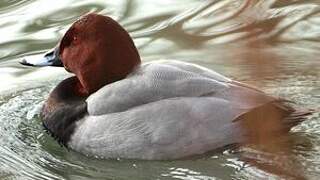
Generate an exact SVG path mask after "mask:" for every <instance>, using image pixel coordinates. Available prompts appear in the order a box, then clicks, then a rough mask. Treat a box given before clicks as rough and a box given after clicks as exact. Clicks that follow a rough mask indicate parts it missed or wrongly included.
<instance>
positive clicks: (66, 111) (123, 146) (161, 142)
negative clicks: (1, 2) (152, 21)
mask: <svg viewBox="0 0 320 180" xmlns="http://www.w3.org/2000/svg"><path fill="white" fill-rule="evenodd" d="M94 18H97V19H98V20H97V22H99V21H100V20H101V21H102V22H103V23H104V22H107V24H108V23H109V24H108V25H110V23H111V25H112V23H114V22H113V21H111V20H110V19H107V20H106V19H103V17H100V16H99V15H88V17H86V19H85V20H82V21H81V22H78V23H75V25H73V26H74V27H73V28H78V26H79V27H82V26H83V24H85V23H87V22H89V20H90V19H93V20H96V19H94ZM99 18H101V19H100V20H99ZM88 19H89V20H88ZM70 31H71V32H72V31H75V30H73V29H72V30H69V31H68V32H67V33H66V35H65V37H64V38H63V40H62V42H61V44H60V48H59V51H60V52H59V53H60V57H61V59H62V61H63V64H64V66H65V67H66V68H67V69H68V70H69V71H72V72H74V73H75V74H76V75H77V77H71V78H69V79H67V80H64V81H63V82H62V83H60V84H59V85H58V86H57V87H56V88H55V89H54V90H53V92H52V93H51V94H50V97H49V99H48V100H47V101H46V104H45V106H44V108H43V111H42V119H43V123H44V126H45V127H46V128H47V129H48V130H49V131H50V132H51V133H52V134H53V135H54V136H55V137H56V138H58V139H59V141H60V142H61V143H63V144H64V145H66V146H67V147H70V148H71V149H74V150H76V151H79V152H82V153H84V154H87V155H93V156H99V157H104V158H118V157H120V158H135V159H176V158H181V157H186V156H190V155H197V154H203V153H205V152H208V151H211V150H214V149H217V148H220V147H223V146H226V145H230V144H235V143H243V142H246V141H248V139H250V138H251V137H252V136H259V133H256V132H254V131H252V129H247V128H246V125H245V124H248V123H251V122H257V123H258V124H261V125H262V126H264V124H266V125H267V124H268V123H267V122H266V121H269V120H270V118H275V119H279V120H280V121H279V123H280V124H281V125H280V126H275V127H271V128H270V127H267V128H269V129H268V130H267V131H265V132H263V133H271V132H275V131H277V132H288V131H289V130H290V128H291V127H292V126H294V125H296V124H297V123H298V122H300V121H302V120H303V119H304V117H303V115H302V114H299V113H296V112H295V110H294V109H292V108H290V107H289V106H287V105H284V104H283V102H282V101H281V100H278V99H277V98H274V97H271V96H268V95H266V94H265V93H263V92H261V91H259V90H256V89H254V88H251V87H248V86H246V85H244V84H241V83H239V82H236V81H232V80H230V79H229V78H226V77H224V76H223V75H220V74H219V73H216V72H214V71H212V70H209V69H206V68H203V67H200V66H197V65H194V64H189V63H183V62H179V61H154V62H151V63H146V64H140V59H139V56H138V55H136V53H137V52H135V51H134V50H132V51H131V52H132V53H133V55H132V56H130V57H133V56H134V57H135V59H134V58H132V59H129V60H127V61H128V64H131V66H128V67H126V65H127V64H126V62H127V61H126V60H122V59H121V58H120V59H117V58H118V56H119V57H120V55H121V52H120V53H119V54H117V53H116V52H115V54H116V55H113V59H117V61H115V62H118V63H119V61H123V62H124V63H119V64H120V65H119V66H116V67H114V68H111V67H109V66H110V63H109V64H107V65H109V66H106V67H108V68H107V70H104V69H103V67H101V66H100V64H99V63H101V62H104V60H103V59H99V60H97V61H98V62H99V63H97V66H96V65H95V64H93V65H92V64H90V63H87V62H88V61H89V60H88V59H90V61H91V60H92V57H95V56H93V55H96V53H90V54H89V55H90V56H88V57H86V59H84V60H83V61H82V60H81V58H82V57H83V56H79V57H80V60H79V62H80V63H78V64H73V63H72V61H71V59H76V58H74V57H73V56H74V54H72V53H71V55H70V49H72V48H69V44H68V43H67V42H65V41H68V39H70V37H68V36H70ZM95 32H96V31H95ZM68 33H69V34H68ZM120 33H121V37H122V38H123V31H122V30H121V32H120ZM79 37H81V36H79ZM83 37H86V38H87V37H88V36H83ZM66 39H67V40H66ZM129 43H132V42H129ZM75 45H77V44H75ZM117 46H123V44H120V45H117ZM128 46H130V47H131V45H128ZM73 48H74V47H73ZM66 49H67V50H66ZM78 52H80V51H78ZM81 52H82V51H81ZM94 52H96V51H94ZM85 55H86V54H85ZM108 55H109V54H108ZM70 56H72V57H73V58H70ZM105 56H107V55H105ZM127 56H128V57H129V55H127ZM69 59H70V60H69ZM93 59H94V58H93ZM92 61H93V60H92ZM82 62H86V63H82ZM24 64H30V63H29V62H27V61H26V62H24ZM84 65H85V66H84ZM79 66H80V67H79ZM84 67H90V68H88V69H86V68H84ZM95 70H96V71H95ZM117 71H119V72H117ZM95 72H96V74H95V75H92V74H94V73H95ZM105 72H106V73H108V74H106V75H107V76H106V77H111V78H104V77H105V76H102V74H103V73H105ZM120 72H121V73H120ZM117 74H120V75H119V76H116V75H117ZM110 79H111V80H110ZM270 110H272V111H275V112H276V113H277V116H276V117H271V114H270V113H269V112H268V111H270ZM248 117H251V118H248ZM252 117H254V118H253V119H252ZM282 125H283V126H282ZM250 136H251V137H250Z"/></svg>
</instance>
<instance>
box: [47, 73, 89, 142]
mask: <svg viewBox="0 0 320 180" xmlns="http://www.w3.org/2000/svg"><path fill="white" fill-rule="evenodd" d="M77 81H78V80H77V78H76V77H71V78H68V79H65V80H64V81H62V82H61V83H60V84H59V85H58V86H57V87H56V88H55V89H54V90H53V91H52V92H51V93H50V96H49V98H48V100H47V101H46V103H45V105H44V106H43V109H42V112H41V119H42V121H43V126H44V127H45V129H46V130H47V131H48V132H49V133H50V134H51V135H52V136H53V137H54V138H55V139H56V140H57V141H58V142H59V143H60V144H61V145H64V146H66V147H67V143H68V142H69V140H70V137H71V135H72V134H73V132H74V129H75V127H76V122H77V121H78V120H80V119H81V118H83V117H84V116H86V115H87V114H88V111H87V103H86V101H85V99H86V97H78V96H76V93H74V89H75V88H74V87H75V85H76V82H77Z"/></svg>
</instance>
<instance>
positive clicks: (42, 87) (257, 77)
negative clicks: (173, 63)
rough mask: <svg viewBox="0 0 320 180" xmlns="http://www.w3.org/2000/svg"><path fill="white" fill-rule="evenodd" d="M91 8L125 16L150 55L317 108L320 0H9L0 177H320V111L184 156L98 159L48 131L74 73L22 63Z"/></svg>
mask: <svg viewBox="0 0 320 180" xmlns="http://www.w3.org/2000/svg"><path fill="white" fill-rule="evenodd" d="M88 12H99V13H101V14H105V15H109V16H112V17H113V18H114V19H116V20H118V21H119V22H120V23H121V24H122V25H123V26H124V27H125V28H126V29H127V30H128V31H129V32H130V34H131V35H132V36H133V37H134V41H135V43H136V45H137V47H138V49H139V51H140V54H141V57H142V58H143V60H144V61H150V60H155V59H169V58H171V59H177V60H182V61H187V62H193V63H197V64H200V65H203V66H206V67H208V68H211V69H214V70H216V71H218V72H221V73H223V74H225V75H227V76H229V77H233V78H234V79H236V80H239V81H243V82H246V83H249V84H252V85H254V86H257V87H259V88H260V89H262V90H264V91H266V92H268V93H270V94H273V95H277V96H280V97H283V98H287V99H289V100H293V101H295V102H297V104H298V105H300V106H303V107H305V108H314V109H319V108H320V61H319V60H320V59H319V57H320V51H319V49H320V43H319V40H320V1H317V0H286V1H284V0H278V1H275V0H242V1H240V0H219V1H218V0H216V1H214V0H211V1H209V0H207V1H205V0H179V1H169V0H163V1H153V2H151V1H146V0H127V1H126V0H119V1H104V0H100V1H99V0H95V1H89V0H84V1H76V0H68V1H67V0H56V1H49V0H28V1H27V0H20V1H18V0H2V1H1V2H0V34H1V36H0V82H1V85H0V122H1V125H0V138H1V141H0V179H267V178H269V179H280V178H284V179H290V178H291V179H299V178H300V179H303V178H305V179H319V178H320V123H319V120H320V115H319V113H315V114H314V115H313V116H311V117H310V118H309V120H308V121H306V122H304V123H303V124H301V125H299V126H298V127H296V128H294V129H293V130H292V133H291V134H290V136H289V137H286V138H284V139H278V142H276V144H267V145H265V146H253V145H248V146H243V147H241V148H239V149H230V150H222V151H217V152H216V153H213V154H211V155H207V156H203V157H198V158H191V159H185V160H176V161H139V160H123V159H118V160H101V159H95V158H89V157H86V156H83V155H81V154H79V153H76V152H73V151H68V150H66V149H65V148H62V147H60V146H59V145H58V144H57V143H56V142H55V141H54V140H53V139H51V137H50V136H48V135H47V134H46V133H45V132H44V131H43V128H42V126H41V122H40V119H39V117H38V114H39V108H40V107H41V105H42V103H43V101H44V99H45V98H46V97H47V95H48V93H49V92H50V90H51V89H52V88H53V87H54V86H55V85H56V84H57V83H58V82H59V81H61V80H62V79H64V78H66V77H67V76H69V75H68V74H67V73H66V72H64V71H63V69H60V68H53V67H51V68H50V67H48V68H32V67H23V66H21V65H19V64H18V63H17V62H18V61H19V60H20V59H21V57H23V56H25V55H32V54H39V53H42V52H45V51H46V50H48V49H49V48H52V47H53V46H54V45H55V44H56V43H57V42H58V41H59V39H60V38H61V36H62V35H63V34H64V32H65V31H66V30H67V29H68V27H69V26H70V25H71V23H72V22H73V21H74V20H76V19H77V18H78V17H79V16H81V15H82V14H86V13H88ZM288 142H290V143H288Z"/></svg>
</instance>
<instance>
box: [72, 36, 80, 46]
mask: <svg viewBox="0 0 320 180" xmlns="http://www.w3.org/2000/svg"><path fill="white" fill-rule="evenodd" d="M78 41H79V39H78V37H77V36H73V37H72V44H77V43H78Z"/></svg>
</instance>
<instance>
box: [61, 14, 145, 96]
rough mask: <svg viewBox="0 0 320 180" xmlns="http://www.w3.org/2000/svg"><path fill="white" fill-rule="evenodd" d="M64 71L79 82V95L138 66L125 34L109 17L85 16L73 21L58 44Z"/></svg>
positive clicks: (122, 75)
mask: <svg viewBox="0 0 320 180" xmlns="http://www.w3.org/2000/svg"><path fill="white" fill-rule="evenodd" d="M59 50H60V51H59V52H60V59H61V60H62V62H63V65H64V67H65V68H66V69H67V70H68V71H70V72H72V73H74V74H75V75H76V76H77V78H78V79H79V81H80V85H79V86H80V87H79V90H80V92H81V93H82V94H87V95H89V94H91V93H93V92H95V91H97V90H98V89H100V88H101V87H103V86H104V85H106V84H108V83H112V82H115V81H117V80H120V79H123V78H125V77H126V76H127V75H128V74H129V73H130V72H132V71H133V69H134V68H135V67H136V66H137V65H139V64H140V62H141V61H140V57H139V53H138V51H137V49H136V47H135V45H134V43H133V41H132V39H131V37H130V36H129V34H128V33H127V31H126V30H124V29H123V28H122V27H121V26H120V25H119V24H118V23H117V22H116V21H114V20H113V19H111V18H110V17H106V16H102V15H98V14H88V15H85V16H83V17H82V18H81V19H79V20H78V21H76V22H75V23H74V24H73V25H72V26H71V27H70V29H69V30H68V31H67V32H66V34H65V35H64V37H63V38H62V40H61V42H60V47H59Z"/></svg>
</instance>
